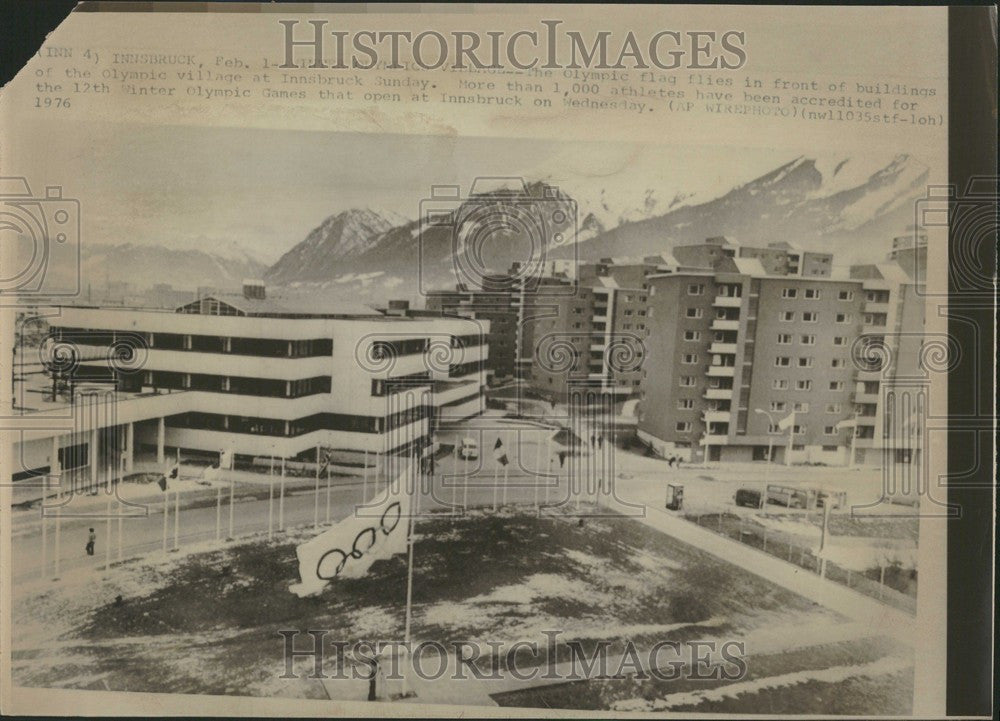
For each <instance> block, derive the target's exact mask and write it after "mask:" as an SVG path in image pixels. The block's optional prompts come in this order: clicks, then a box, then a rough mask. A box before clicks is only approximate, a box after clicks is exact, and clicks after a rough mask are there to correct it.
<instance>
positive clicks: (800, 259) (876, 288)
mask: <svg viewBox="0 0 1000 721" xmlns="http://www.w3.org/2000/svg"><path fill="white" fill-rule="evenodd" d="M782 254H784V255H782ZM674 256H675V258H677V260H678V262H679V263H681V267H680V268H679V269H678V270H676V271H673V272H669V273H662V274H653V275H649V276H647V282H648V285H649V311H648V314H647V318H648V323H647V325H648V326H649V335H648V337H647V339H646V347H647V353H646V358H645V361H644V364H643V370H644V374H643V380H642V383H641V390H642V398H643V402H642V404H641V412H640V420H639V435H640V437H641V438H642V439H643V440H645V441H646V442H648V443H650V444H651V445H652V446H653V447H655V448H657V449H658V450H659V451H660V452H663V453H677V454H679V455H682V456H686V457H687V458H689V459H690V460H694V461H698V460H703V459H705V456H706V454H707V457H708V460H712V461H730V460H732V461H737V460H738V461H751V460H766V459H768V457H769V454H770V458H771V459H773V460H776V461H779V462H784V461H785V460H786V459H787V460H789V461H791V462H814V463H828V464H831V465H836V464H846V463H849V462H862V463H871V462H877V461H878V459H880V458H881V456H882V454H883V452H884V451H885V449H886V448H890V447H892V448H896V449H900V448H901V447H900V443H899V442H898V439H897V440H892V441H890V440H888V439H887V436H886V433H885V429H886V428H887V427H888V425H891V424H888V425H887V424H886V423H885V420H886V409H885V399H886V397H887V393H886V389H887V388H889V387H891V385H892V380H893V379H894V378H895V377H897V375H905V374H906V373H907V369H905V368H903V367H902V366H903V365H906V364H909V363H911V362H914V361H911V360H909V358H916V357H918V356H919V348H920V346H921V344H922V342H923V335H922V333H923V305H922V302H921V301H920V296H919V294H918V293H916V288H915V286H914V283H913V281H912V280H911V279H910V278H909V277H908V276H907V275H906V274H905V273H903V271H902V269H901V268H900V267H899V266H898V265H897V264H896V263H879V264H872V265H859V266H852V267H851V268H849V269H841V268H836V269H835V268H833V263H832V260H828V258H829V256H828V255H827V254H807V253H797V256H796V257H797V260H792V257H793V256H792V255H790V254H789V248H788V247H785V246H784V245H781V246H780V247H779V244H771V245H769V246H767V248H763V249H761V248H757V249H752V248H748V247H744V246H739V245H736V244H733V243H731V242H729V241H725V240H724V239H718V238H712V239H709V240H708V241H707V242H706V243H705V247H703V248H701V249H698V248H695V247H692V246H688V247H683V248H677V249H675V251H674ZM696 263H702V264H703V266H702V267H700V268H699V267H697V266H696V265H695V264H696ZM914 345H915V346H916V348H914ZM915 350H916V352H914V351H915ZM886 358H891V359H893V360H892V362H891V363H889V364H886V363H885V359H886ZM889 395H891V394H889ZM793 414H794V415H793ZM855 425H856V430H855ZM855 434H856V435H855ZM852 448H853V450H854V458H853V459H852V458H850V454H851V449H852ZM900 452H901V454H902V455H907V454H908V451H906V450H905V449H901V450H900Z"/></svg>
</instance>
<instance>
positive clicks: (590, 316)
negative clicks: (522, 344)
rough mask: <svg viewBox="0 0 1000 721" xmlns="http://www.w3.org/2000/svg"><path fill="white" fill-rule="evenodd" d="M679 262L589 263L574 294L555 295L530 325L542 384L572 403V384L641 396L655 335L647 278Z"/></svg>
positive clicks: (535, 380) (539, 387)
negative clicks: (652, 334) (648, 340)
mask: <svg viewBox="0 0 1000 721" xmlns="http://www.w3.org/2000/svg"><path fill="white" fill-rule="evenodd" d="M676 267H677V266H676V262H674V261H673V259H672V258H669V257H664V256H653V257H648V258H643V259H641V260H631V259H623V258H602V259H601V260H600V261H598V262H596V263H585V264H583V265H581V266H580V268H579V272H578V274H577V278H576V281H575V283H574V286H573V288H574V292H573V294H572V295H564V296H559V297H555V298H550V299H548V301H549V306H550V307H548V308H546V309H545V312H538V313H537V314H536V315H535V316H534V317H533V318H532V319H531V322H530V323H529V326H531V327H532V331H531V337H532V340H533V345H534V348H533V351H532V354H531V358H532V363H531V375H530V380H531V384H532V386H533V387H534V389H535V390H536V391H538V392H539V393H541V394H542V395H545V396H547V397H549V398H551V399H554V400H557V401H559V402H564V401H566V400H567V397H568V394H569V392H570V385H571V384H573V383H576V382H579V381H587V382H588V385H589V386H590V387H591V388H592V389H593V390H594V391H597V392H600V393H604V394H610V395H612V396H613V397H614V399H615V400H616V401H624V400H627V399H629V398H636V397H639V396H640V382H641V380H642V378H643V373H644V371H643V370H642V362H643V356H644V355H645V343H646V337H647V335H648V333H649V328H648V325H647V318H646V315H647V313H648V307H649V298H648V295H649V283H648V280H647V278H648V277H649V276H650V275H652V274H658V273H659V274H663V273H671V272H674V271H675V270H676ZM538 300H539V304H540V303H541V302H542V299H538ZM539 310H541V308H539Z"/></svg>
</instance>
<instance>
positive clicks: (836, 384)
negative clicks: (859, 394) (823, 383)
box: [830, 381, 844, 391]
mask: <svg viewBox="0 0 1000 721" xmlns="http://www.w3.org/2000/svg"><path fill="white" fill-rule="evenodd" d="M830 390H831V391H842V390H844V381H830Z"/></svg>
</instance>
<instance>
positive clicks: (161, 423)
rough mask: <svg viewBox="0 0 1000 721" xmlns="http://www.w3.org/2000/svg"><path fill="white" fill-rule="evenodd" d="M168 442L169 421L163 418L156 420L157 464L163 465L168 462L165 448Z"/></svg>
mask: <svg viewBox="0 0 1000 721" xmlns="http://www.w3.org/2000/svg"><path fill="white" fill-rule="evenodd" d="M166 440H167V421H166V419H165V418H163V417H162V416H161V417H160V418H158V419H157V420H156V462H157V463H159V464H161V465H162V464H163V463H165V462H166V456H165V454H164V450H163V446H164V445H166Z"/></svg>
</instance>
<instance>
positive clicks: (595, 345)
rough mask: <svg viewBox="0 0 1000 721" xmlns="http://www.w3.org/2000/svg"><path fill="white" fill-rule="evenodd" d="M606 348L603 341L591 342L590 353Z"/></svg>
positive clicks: (602, 351)
mask: <svg viewBox="0 0 1000 721" xmlns="http://www.w3.org/2000/svg"><path fill="white" fill-rule="evenodd" d="M605 348H607V344H605V343H591V344H590V352H591V353H604V349H605Z"/></svg>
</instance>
